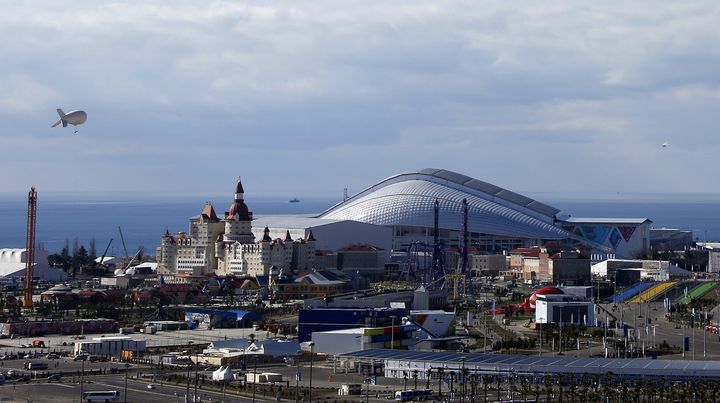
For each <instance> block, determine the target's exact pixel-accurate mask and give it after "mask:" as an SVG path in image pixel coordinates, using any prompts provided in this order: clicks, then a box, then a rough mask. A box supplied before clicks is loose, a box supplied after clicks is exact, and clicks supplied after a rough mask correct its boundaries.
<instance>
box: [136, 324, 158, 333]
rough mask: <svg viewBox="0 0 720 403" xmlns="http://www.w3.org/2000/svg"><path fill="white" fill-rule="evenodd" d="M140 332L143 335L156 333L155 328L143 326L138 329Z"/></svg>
mask: <svg viewBox="0 0 720 403" xmlns="http://www.w3.org/2000/svg"><path fill="white" fill-rule="evenodd" d="M140 331H141V332H143V333H145V334H155V333H157V326H152V325H150V326H145V327H144V328H142V329H140Z"/></svg>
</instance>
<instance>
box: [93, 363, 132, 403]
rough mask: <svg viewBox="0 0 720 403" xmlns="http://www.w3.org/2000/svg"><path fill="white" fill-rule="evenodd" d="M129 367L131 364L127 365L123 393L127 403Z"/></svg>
mask: <svg viewBox="0 0 720 403" xmlns="http://www.w3.org/2000/svg"><path fill="white" fill-rule="evenodd" d="M83 362H84V361H83ZM129 367H130V364H128V363H125V392H124V393H123V398H124V399H125V403H127V378H128V376H127V374H128V368H129Z"/></svg>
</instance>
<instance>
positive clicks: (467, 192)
mask: <svg viewBox="0 0 720 403" xmlns="http://www.w3.org/2000/svg"><path fill="white" fill-rule="evenodd" d="M463 199H467V203H468V230H469V231H470V232H475V233H482V234H492V235H498V236H506V237H512V238H529V239H565V238H574V236H573V234H571V233H569V232H567V231H565V230H563V229H562V228H560V227H558V226H556V225H555V218H556V216H557V215H558V214H559V213H560V210H558V209H556V208H554V207H551V206H548V205H546V204H543V203H540V202H538V201H536V200H533V199H531V198H529V197H526V196H523V195H520V194H517V193H514V192H511V191H509V190H506V189H503V188H501V187H498V186H495V185H492V184H489V183H487V182H483V181H480V180H477V179H473V178H470V177H468V176H465V175H461V174H458V173H455V172H451V171H447V170H443V169H423V170H421V171H416V172H407V173H402V174H398V175H395V176H391V177H390V178H387V179H385V180H383V181H381V182H379V183H377V184H375V185H373V186H371V187H369V188H367V189H365V190H364V191H362V192H360V193H358V194H356V195H355V196H353V197H351V198H350V199H348V200H346V201H344V202H342V203H339V204H337V205H335V206H333V207H331V208H329V209H328V210H327V211H325V212H324V213H322V214H321V215H320V216H319V217H320V218H327V219H336V220H353V221H360V222H365V223H370V224H376V225H399V226H417V227H433V225H434V203H435V200H438V202H439V207H440V214H439V215H440V217H439V221H440V222H439V225H440V228H443V229H451V230H457V229H459V228H461V225H462V200H463Z"/></svg>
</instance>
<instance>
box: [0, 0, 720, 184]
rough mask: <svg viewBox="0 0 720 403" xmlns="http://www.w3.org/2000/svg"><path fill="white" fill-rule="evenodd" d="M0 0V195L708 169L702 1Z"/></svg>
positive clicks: (592, 177) (627, 176)
mask: <svg viewBox="0 0 720 403" xmlns="http://www.w3.org/2000/svg"><path fill="white" fill-rule="evenodd" d="M6 8H8V7H6ZM9 9H11V10H12V12H7V13H2V14H0V35H2V37H3V41H1V42H0V52H2V55H3V57H2V63H0V119H2V122H3V124H2V126H0V141H2V143H3V151H4V152H3V158H2V159H0V169H2V171H3V172H4V173H5V175H3V176H4V181H3V182H4V186H3V192H9V193H25V192H27V188H28V187H29V186H30V185H34V186H37V187H38V189H39V190H40V192H54V193H75V192H78V193H100V194H104V195H114V194H127V193H132V194H137V195H146V194H149V195H161V196H163V195H178V194H185V195H187V194H189V195H198V196H199V195H206V194H226V193H227V189H228V188H232V186H233V185H232V184H233V182H234V180H235V178H237V177H238V176H242V178H243V182H244V184H245V189H246V191H247V192H252V193H253V194H255V195H258V196H274V195H277V196H282V197H284V196H285V195H292V196H299V197H302V196H318V197H327V196H337V197H340V196H341V194H342V189H343V188H344V187H348V188H350V191H351V193H352V192H354V191H360V190H361V189H362V188H364V187H366V186H369V185H371V184H373V183H374V182H376V181H379V180H380V179H382V178H385V177H387V176H390V175H392V174H394V173H397V172H401V171H406V170H412V169H420V168H425V167H436V168H445V169H450V170H454V171H457V172H460V173H463V174H466V175H469V176H473V177H476V178H479V179H482V180H485V181H488V182H491V183H495V184H497V185H500V186H503V187H506V188H509V189H512V190H515V191H520V192H529V193H534V192H598V191H600V192H609V193H614V192H630V191H639V192H716V191H717V189H718V185H720V179H719V178H720V176H718V175H716V174H715V173H716V171H717V166H718V163H717V162H716V161H717V156H718V155H720V137H719V136H718V135H717V126H718V125H717V120H718V119H717V116H718V101H719V100H720V75H718V74H717V72H718V71H720V25H718V24H717V21H720V15H719V14H720V12H719V11H720V3H717V2H712V1H691V2H682V3H657V2H650V1H648V2H644V1H635V2H613V1H607V2H567V1H544V2H541V3H540V2H515V1H447V2H425V1H413V2H387V1H370V0H363V1H308V2H304V1H303V2H298V1H286V2H285V1H262V2H260V1H258V2H223V1H213V2H196V1H155V2H153V1H137V2H135V1H127V2H118V3H112V2H97V1H87V2H80V1H74V2H67V1H57V0H54V1H33V2H21V3H12V7H10V8H9ZM57 107H62V108H64V109H65V110H66V111H67V110H72V109H84V110H86V111H87V112H88V121H87V123H86V124H85V125H83V126H81V127H80V132H79V133H78V134H77V135H73V132H72V129H70V128H67V129H64V130H63V129H58V128H55V129H50V125H51V124H52V123H53V122H54V121H55V120H56V118H57V116H56V115H55V108H57ZM663 142H669V143H670V147H668V148H664V149H663V148H662V147H660V145H661V144H662V143H663Z"/></svg>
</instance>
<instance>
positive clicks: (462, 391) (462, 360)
mask: <svg viewBox="0 0 720 403" xmlns="http://www.w3.org/2000/svg"><path fill="white" fill-rule="evenodd" d="M460 364H462V368H461V369H460V375H461V376H462V385H460V403H465V357H462V358H460Z"/></svg>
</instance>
